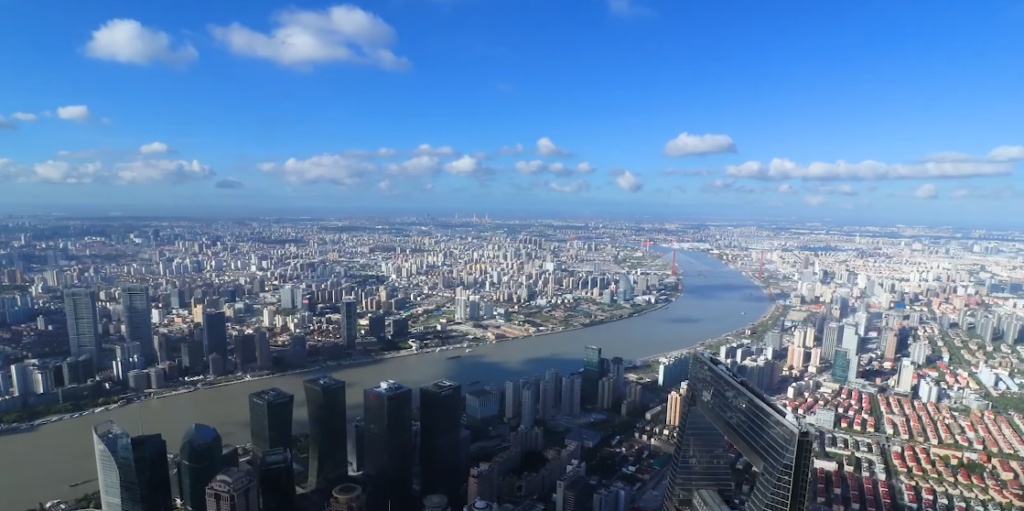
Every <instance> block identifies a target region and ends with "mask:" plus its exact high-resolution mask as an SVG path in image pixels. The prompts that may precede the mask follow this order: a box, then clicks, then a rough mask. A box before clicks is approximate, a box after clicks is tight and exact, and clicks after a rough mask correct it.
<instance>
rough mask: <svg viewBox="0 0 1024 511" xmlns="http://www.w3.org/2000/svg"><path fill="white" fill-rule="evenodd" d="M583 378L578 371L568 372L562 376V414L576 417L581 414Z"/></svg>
mask: <svg viewBox="0 0 1024 511" xmlns="http://www.w3.org/2000/svg"><path fill="white" fill-rule="evenodd" d="M582 387H583V385H582V380H581V378H580V375H579V374H577V373H572V374H567V375H565V376H564V377H563V378H562V403H561V404H562V416H563V417H576V416H577V415H579V414H580V395H581V393H582Z"/></svg>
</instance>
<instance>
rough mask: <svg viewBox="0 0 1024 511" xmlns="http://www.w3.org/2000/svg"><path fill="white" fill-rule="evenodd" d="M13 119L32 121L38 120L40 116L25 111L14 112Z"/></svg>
mask: <svg viewBox="0 0 1024 511" xmlns="http://www.w3.org/2000/svg"><path fill="white" fill-rule="evenodd" d="M11 119H17V120H19V121H25V122H32V121H36V120H38V119H39V116H38V115H36V114H30V113H25V112H14V113H13V114H11Z"/></svg>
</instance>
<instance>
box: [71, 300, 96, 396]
mask: <svg viewBox="0 0 1024 511" xmlns="http://www.w3.org/2000/svg"><path fill="white" fill-rule="evenodd" d="M64 314H65V315H66V316H67V319H68V340H69V341H70V343H71V356H72V357H76V358H78V357H81V356H82V355H89V359H90V361H89V364H91V367H90V368H89V372H90V373H91V374H96V364H97V362H98V360H99V359H98V358H97V355H98V352H97V350H98V349H99V330H98V328H99V324H100V322H99V319H97V318H98V317H97V313H96V292H95V291H93V290H92V289H82V288H76V289H68V290H65V291H64ZM82 383H84V382H82Z"/></svg>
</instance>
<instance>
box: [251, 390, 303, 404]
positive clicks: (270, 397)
mask: <svg viewBox="0 0 1024 511" xmlns="http://www.w3.org/2000/svg"><path fill="white" fill-rule="evenodd" d="M249 397H250V398H252V399H258V400H260V401H266V402H271V401H284V400H287V399H294V397H295V396H293V395H291V394H289V393H288V392H285V391H283V390H281V389H279V388H277V387H271V388H269V389H263V390H260V391H257V392H253V393H252V394H249Z"/></svg>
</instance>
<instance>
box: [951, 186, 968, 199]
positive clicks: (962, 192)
mask: <svg viewBox="0 0 1024 511" xmlns="http://www.w3.org/2000/svg"><path fill="white" fill-rule="evenodd" d="M971 195H972V194H971V191H970V190H968V189H967V188H957V189H956V190H953V191H952V192H950V194H949V196H950V197H952V198H954V199H962V198H964V197H970V196H971Z"/></svg>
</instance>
